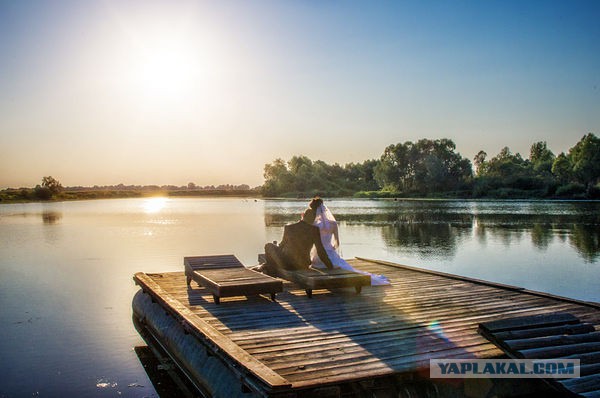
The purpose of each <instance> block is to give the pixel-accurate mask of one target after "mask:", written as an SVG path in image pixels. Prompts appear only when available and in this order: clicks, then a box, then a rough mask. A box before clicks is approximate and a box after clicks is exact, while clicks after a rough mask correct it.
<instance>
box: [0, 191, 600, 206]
mask: <svg viewBox="0 0 600 398" xmlns="http://www.w3.org/2000/svg"><path fill="white" fill-rule="evenodd" d="M461 193H462V195H461ZM461 193H458V192H456V193H454V194H448V193H445V194H443V195H442V194H440V195H429V196H418V195H415V196H413V195H406V194H403V193H401V192H386V191H372V192H357V193H355V194H354V195H349V196H348V195H346V196H339V197H338V196H332V195H326V194H325V195H320V196H323V197H327V198H330V199H336V198H345V199H385V200H473V201H486V200H527V201H557V202H558V201H598V199H597V198H582V197H538V196H527V195H522V196H515V197H492V196H489V197H477V198H476V197H473V196H471V195H468V194H466V195H465V194H464V192H461ZM26 195H27V193H26V192H23V189H5V190H2V191H0V204H14V203H49V202H64V201H77V200H95V199H127V198H151V197H176V198H186V197H187V198H199V197H204V198H208V197H211V198H216V197H231V198H235V197H238V198H254V199H258V198H260V199H282V200H295V199H309V198H311V197H312V196H314V195H309V194H307V193H304V192H290V193H287V194H285V195H281V196H263V195H262V194H261V193H260V191H259V190H257V189H248V190H245V189H244V190H235V189H227V190H225V189H198V190H181V189H178V190H168V189H157V190H127V189H124V190H119V189H116V190H110V189H105V190H103V189H101V190H93V189H90V190H69V189H65V190H63V191H61V192H60V193H58V194H56V195H55V196H54V197H52V198H51V199H48V200H40V199H39V198H33V197H30V198H27V197H26Z"/></svg>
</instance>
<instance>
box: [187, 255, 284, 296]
mask: <svg viewBox="0 0 600 398" xmlns="http://www.w3.org/2000/svg"><path fill="white" fill-rule="evenodd" d="M183 264H184V266H185V276H186V279H187V285H188V286H190V283H191V282H192V280H194V281H196V283H198V285H201V286H204V287H205V288H206V290H208V291H209V292H211V293H212V295H213V298H214V300H215V303H216V304H219V303H220V299H221V297H232V296H249V295H253V294H263V293H268V294H270V295H271V299H272V300H273V301H275V294H276V293H279V292H281V291H283V282H282V281H281V280H279V279H276V278H272V277H270V276H268V275H265V274H261V273H260V272H256V271H253V270H251V269H248V268H246V267H244V265H243V264H242V263H241V262H240V260H238V259H237V258H236V257H235V256H234V255H231V254H228V255H220V256H195V257H184V258H183Z"/></svg>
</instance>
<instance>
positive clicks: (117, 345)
mask: <svg viewBox="0 0 600 398" xmlns="http://www.w3.org/2000/svg"><path fill="white" fill-rule="evenodd" d="M307 202H308V201H306V200H302V201H296V200H285V201H278V200H260V199H258V200H255V199H241V198H202V199H198V198H177V199H171V198H170V199H167V198H146V199H123V200H121V199H112V200H98V201H79V202H56V203H27V204H3V205H0V308H2V310H1V312H0V330H1V333H0V334H1V335H2V339H0V357H1V358H2V361H1V362H0V374H1V375H2V382H1V383H0V397H31V396H41V397H62V396H92V397H96V396H97V397H114V396H124V397H152V396H154V397H157V396H159V395H158V393H157V392H156V390H155V388H154V386H153V384H152V382H151V380H150V379H149V377H148V376H147V374H146V372H145V370H144V368H143V366H142V364H141V362H140V358H139V357H138V354H137V353H136V350H134V348H135V347H136V346H142V345H144V342H143V340H142V339H141V337H140V336H139V335H138V333H137V332H136V331H135V329H134V327H133V324H132V321H131V299H132V298H133V295H134V294H135V292H136V291H137V290H138V288H137V287H136V286H135V284H134V283H133V280H132V276H133V274H134V273H135V272H138V271H144V272H165V271H183V257H184V256H192V255H207V254H224V253H231V254H235V255H236V256H237V257H238V258H239V259H240V260H241V261H242V262H243V263H244V264H246V265H254V264H256V262H257V261H256V260H257V254H258V253H260V252H262V251H263V247H264V244H265V242H269V241H273V240H280V239H281V235H282V230H283V225H285V224H286V223H288V222H293V221H296V220H297V219H299V216H300V214H301V212H302V211H303V209H304V208H305V206H306V204H307ZM326 204H327V205H328V206H329V208H330V209H331V210H332V212H333V214H334V215H335V216H336V218H337V219H338V222H339V224H340V240H341V248H342V254H343V256H344V257H346V258H352V257H366V258H373V259H381V260H388V261H393V262H397V263H401V264H406V265H412V266H416V267H422V268H427V269H432V270H438V271H443V272H449V273H454V274H459V275H464V276H469V277H475V278H480V279H486V280H491V281H495V282H500V283H506V284H511V285H518V286H521V287H525V288H529V289H534V290H540V291H544V292H549V293H553V294H558V295H562V296H567V297H572V298H576V299H580V300H589V301H600V289H598V287H597V286H598V281H599V280H600V202H568V201H565V202H556V201H465V200H331V201H329V200H326ZM392 282H393V281H392Z"/></svg>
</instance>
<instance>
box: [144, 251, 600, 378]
mask: <svg viewBox="0 0 600 398" xmlns="http://www.w3.org/2000/svg"><path fill="white" fill-rule="evenodd" d="M223 261H225V260H223ZM351 263H352V264H353V265H354V266H355V267H357V268H358V269H361V270H368V271H369V272H373V273H378V274H384V275H386V276H387V277H388V278H390V279H391V281H392V284H391V285H390V286H386V287H365V288H364V289H363V290H362V294H361V295H359V296H357V295H356V294H355V293H354V291H352V290H351V289H342V290H334V291H328V290H319V291H315V294H314V295H315V297H314V298H313V299H308V298H307V297H306V294H305V293H304V289H303V288H301V287H300V286H298V285H295V284H293V283H290V282H285V283H284V292H283V293H280V294H279V295H278V302H276V303H273V302H270V301H268V300H266V299H265V298H264V297H248V298H246V297H232V298H226V299H223V302H227V305H221V306H217V305H215V304H214V303H213V302H212V300H211V294H210V292H209V291H207V290H206V289H204V288H196V287H194V289H188V288H187V286H186V281H185V275H184V273H183V272H179V273H165V274H161V276H158V274H155V275H154V276H149V278H150V279H152V280H153V281H154V282H155V284H156V286H158V287H159V288H160V289H161V290H162V293H161V294H166V295H168V297H170V299H171V300H173V301H177V302H179V303H180V305H181V306H182V307H184V308H185V310H184V311H183V312H184V313H186V314H187V315H188V316H189V317H192V316H193V317H194V318H197V319H198V320H199V321H201V323H200V325H201V326H202V328H209V329H210V330H212V331H213V332H214V333H218V335H219V336H221V337H220V338H222V339H224V341H226V342H228V344H231V345H232V347H235V349H236V350H240V352H241V353H243V358H252V359H253V360H254V361H256V362H255V364H259V365H260V367H261V371H260V372H262V371H265V369H268V371H269V372H270V373H269V374H270V375H271V376H273V377H275V378H277V377H279V378H280V379H279V383H280V384H281V385H284V384H285V383H288V385H290V384H291V388H308V387H311V386H319V385H325V384H331V383H337V382H348V381H351V380H359V379H366V378H374V377H375V378H377V377H385V376H389V375H393V374H400V373H411V372H415V371H417V370H422V369H426V368H427V367H428V364H429V360H430V359H432V358H460V357H468V358H492V357H498V356H500V355H502V354H503V353H502V351H501V350H500V349H499V348H497V347H496V346H495V345H494V344H492V343H491V342H490V341H488V340H487V339H485V338H484V337H482V336H481V335H479V334H478V333H477V325H478V324H479V323H481V322H486V321H495V320H497V319H500V318H502V317H519V316H531V315H544V314H555V313H564V312H568V313H571V314H573V315H574V316H577V317H578V318H580V319H582V320H585V321H586V322H588V323H589V324H590V325H592V327H594V328H595V329H596V330H600V313H599V311H598V308H597V307H595V306H594V305H593V304H592V305H587V303H583V302H580V301H577V300H570V299H564V298H558V297H556V296H548V295H546V294H535V293H536V292H534V293H531V292H529V291H527V290H526V289H522V288H519V287H515V286H508V285H502V284H495V283H492V282H487V281H480V280H476V279H471V278H462V277H458V276H456V275H448V274H444V273H438V272H433V271H431V272H430V271H423V270H420V269H416V268H414V267H406V266H402V265H398V264H392V263H386V262H380V261H370V260H364V259H355V260H352V261H351ZM211 272H213V271H211ZM240 281H241V280H240ZM238 282H239V281H232V284H235V283H238ZM588 339H589V337H588ZM594 341H595V340H594ZM566 342H567V343H569V342H571V343H573V341H571V340H567V341H566ZM577 342H578V343H579V344H586V343H589V342H579V341H578V340H577ZM549 344H550V343H549ZM590 347H591V346H590ZM590 347H587V346H586V347H582V348H581V349H582V350H585V349H587V348H590ZM591 349H595V346H594V347H591ZM585 355H591V354H589V353H588V354H585ZM242 366H246V365H245V364H243V363H242ZM263 367H264V368H263ZM260 372H258V373H260Z"/></svg>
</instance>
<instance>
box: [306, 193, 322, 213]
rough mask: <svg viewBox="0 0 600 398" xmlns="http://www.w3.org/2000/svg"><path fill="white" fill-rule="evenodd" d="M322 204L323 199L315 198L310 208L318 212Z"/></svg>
mask: <svg viewBox="0 0 600 398" xmlns="http://www.w3.org/2000/svg"><path fill="white" fill-rule="evenodd" d="M322 204H323V199H321V198H319V197H318V196H315V197H314V198H313V199H312V200H311V201H310V203H309V204H308V207H310V208H311V209H313V210H317V209H318V208H319V206H321V205H322Z"/></svg>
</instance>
